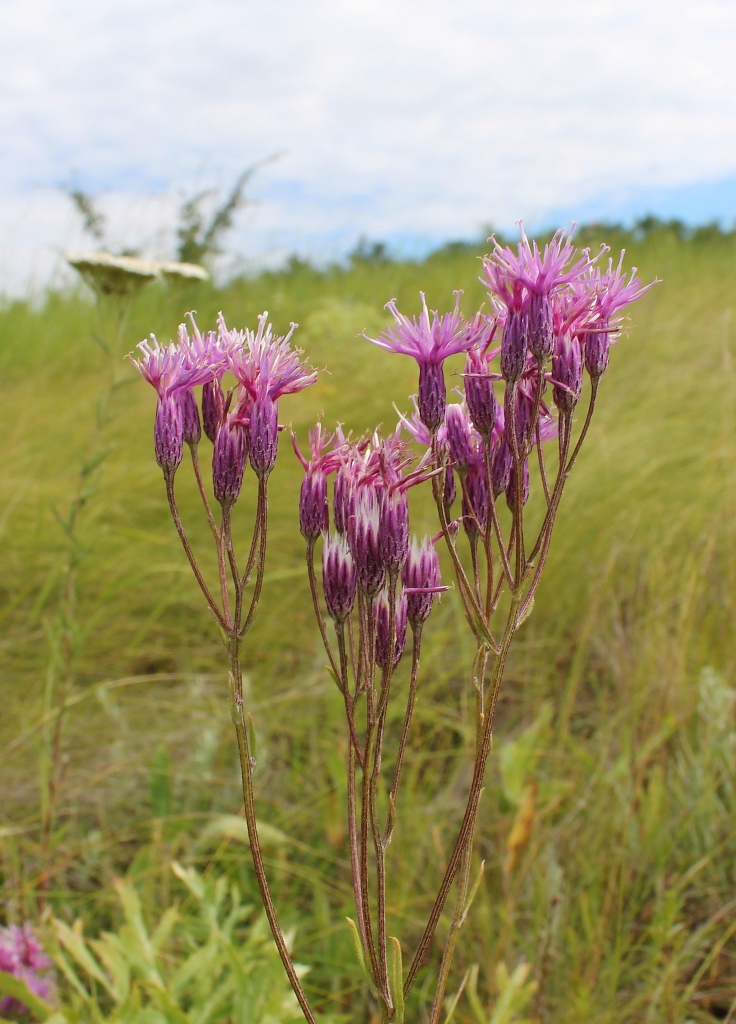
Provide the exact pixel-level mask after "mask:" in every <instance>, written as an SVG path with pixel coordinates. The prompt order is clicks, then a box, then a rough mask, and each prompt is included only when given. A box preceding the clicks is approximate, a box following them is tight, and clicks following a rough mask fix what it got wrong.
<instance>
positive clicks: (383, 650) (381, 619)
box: [374, 590, 407, 672]
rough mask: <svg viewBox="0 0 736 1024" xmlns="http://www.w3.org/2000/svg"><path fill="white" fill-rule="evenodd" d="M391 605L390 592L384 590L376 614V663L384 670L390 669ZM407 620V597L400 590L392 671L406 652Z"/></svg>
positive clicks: (395, 610)
mask: <svg viewBox="0 0 736 1024" xmlns="http://www.w3.org/2000/svg"><path fill="white" fill-rule="evenodd" d="M389 613H390V605H389V599H388V594H387V593H386V591H385V590H382V591H381V592H380V594H379V595H378V597H377V598H376V605H375V612H374V614H375V616H376V664H377V665H378V667H379V668H380V669H383V671H384V672H386V671H388V669H389V661H390V660H391V655H390V653H389V647H390V643H391V619H390V615H389ZM406 621H407V599H406V595H405V594H404V593H403V591H400V592H399V593H398V594H397V595H396V601H395V607H394V623H395V626H394V645H393V660H392V661H391V666H390V668H391V671H393V669H395V668H396V666H397V665H398V664H399V662H400V661H401V655H402V654H403V653H404V647H405V646H406Z"/></svg>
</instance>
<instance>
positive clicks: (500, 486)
mask: <svg viewBox="0 0 736 1024" xmlns="http://www.w3.org/2000/svg"><path fill="white" fill-rule="evenodd" d="M513 465H514V459H513V456H512V454H511V449H510V448H509V446H508V444H507V443H506V438H505V437H504V438H502V439H501V442H500V444H499V445H498V447H497V448H496V450H495V451H494V453H493V458H492V459H491V484H492V486H493V497H494V499H496V498H498V497H499V495H501V494H503V492H504V491H505V490H506V488H507V487H508V484H509V477H510V475H511V470H512V468H513Z"/></svg>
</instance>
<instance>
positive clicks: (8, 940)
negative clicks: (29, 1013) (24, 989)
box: [0, 924, 56, 1017]
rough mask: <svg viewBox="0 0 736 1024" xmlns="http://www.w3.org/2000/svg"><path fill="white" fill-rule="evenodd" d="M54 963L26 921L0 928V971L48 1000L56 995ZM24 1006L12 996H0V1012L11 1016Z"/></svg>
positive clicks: (19, 1012) (20, 1011)
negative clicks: (23, 983)
mask: <svg viewBox="0 0 736 1024" xmlns="http://www.w3.org/2000/svg"><path fill="white" fill-rule="evenodd" d="M52 967H53V964H52V963H51V960H50V959H49V958H48V957H47V956H46V953H45V952H44V948H43V946H42V945H41V943H40V942H39V940H38V939H37V938H36V936H35V935H34V934H33V930H32V928H31V926H30V925H29V924H24V925H21V926H18V925H10V927H9V928H0V971H5V972H6V973H7V974H12V976H13V977H14V978H19V979H20V980H21V981H24V982H25V983H26V985H27V986H28V988H29V989H30V990H31V992H34V993H35V994H36V995H37V996H40V998H41V999H44V1000H46V1002H50V1001H52V1000H53V999H54V997H55V995H56V986H55V984H54V975H53V971H52V970H51V968H52ZM25 1010H26V1007H25V1006H24V1004H23V1003H21V1002H20V1001H19V1000H17V999H14V998H13V997H12V996H6V997H5V998H4V999H0V1014H2V1015H3V1017H10V1016H11V1014H12V1016H13V1017H15V1016H16V1015H20V1014H22V1013H24V1012H25Z"/></svg>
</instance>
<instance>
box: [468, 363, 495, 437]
mask: <svg viewBox="0 0 736 1024" xmlns="http://www.w3.org/2000/svg"><path fill="white" fill-rule="evenodd" d="M498 352H499V350H498V349H491V350H489V349H487V348H486V349H479V348H471V349H470V351H469V352H468V358H467V362H466V363H465V373H464V375H463V376H464V381H465V400H466V402H467V403H468V411H469V413H470V418H471V420H472V421H473V426H474V427H475V429H476V430H477V431H478V433H479V434H480V436H481V437H482V438H483V439H484V440H486V441H487V440H488V439H489V438H490V436H491V434H492V433H493V430H494V428H495V426H496V421H497V419H498V414H499V409H498V402H497V401H496V396H495V394H494V393H493V381H494V380H498V379H499V374H497V373H491V372H490V362H491V360H492V359H494V358H495V356H497V355H498Z"/></svg>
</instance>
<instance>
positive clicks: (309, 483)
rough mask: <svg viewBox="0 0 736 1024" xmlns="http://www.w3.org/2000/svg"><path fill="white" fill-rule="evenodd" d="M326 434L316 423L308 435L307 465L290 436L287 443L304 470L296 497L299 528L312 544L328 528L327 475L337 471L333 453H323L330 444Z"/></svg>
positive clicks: (329, 438) (336, 460)
mask: <svg viewBox="0 0 736 1024" xmlns="http://www.w3.org/2000/svg"><path fill="white" fill-rule="evenodd" d="M332 439H333V438H332V436H331V435H329V434H326V433H325V431H324V430H323V429H322V424H321V423H318V424H317V426H316V427H315V428H314V430H310V431H309V451H310V456H311V458H310V459H309V461H307V459H305V458H304V456H303V455H302V453H301V451H300V450H299V445H298V444H297V440H296V437H295V436H294V434H292V435H291V441H292V444H293V446H294V451H295V453H296V456H297V458H298V459H299V461H300V462H301V464H302V466H303V467H304V470H305V473H304V479H303V480H302V486H301V491H300V495H299V527H300V529H301V531H302V534H303V536H304V538H305V539H306V540H307V541H312V542H313V541H315V540H316V539H317V538H318V537H319V535H320V534H321V533H324V532H326V531H327V529H328V527H329V511H328V506H327V474H328V473H329V472H332V471H333V470H335V469H337V468H338V467H339V464H340V463H339V453H338V452H337V451H330V452H324V449H325V447H326V446H327V445H328V444H330V442H331V441H332Z"/></svg>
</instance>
